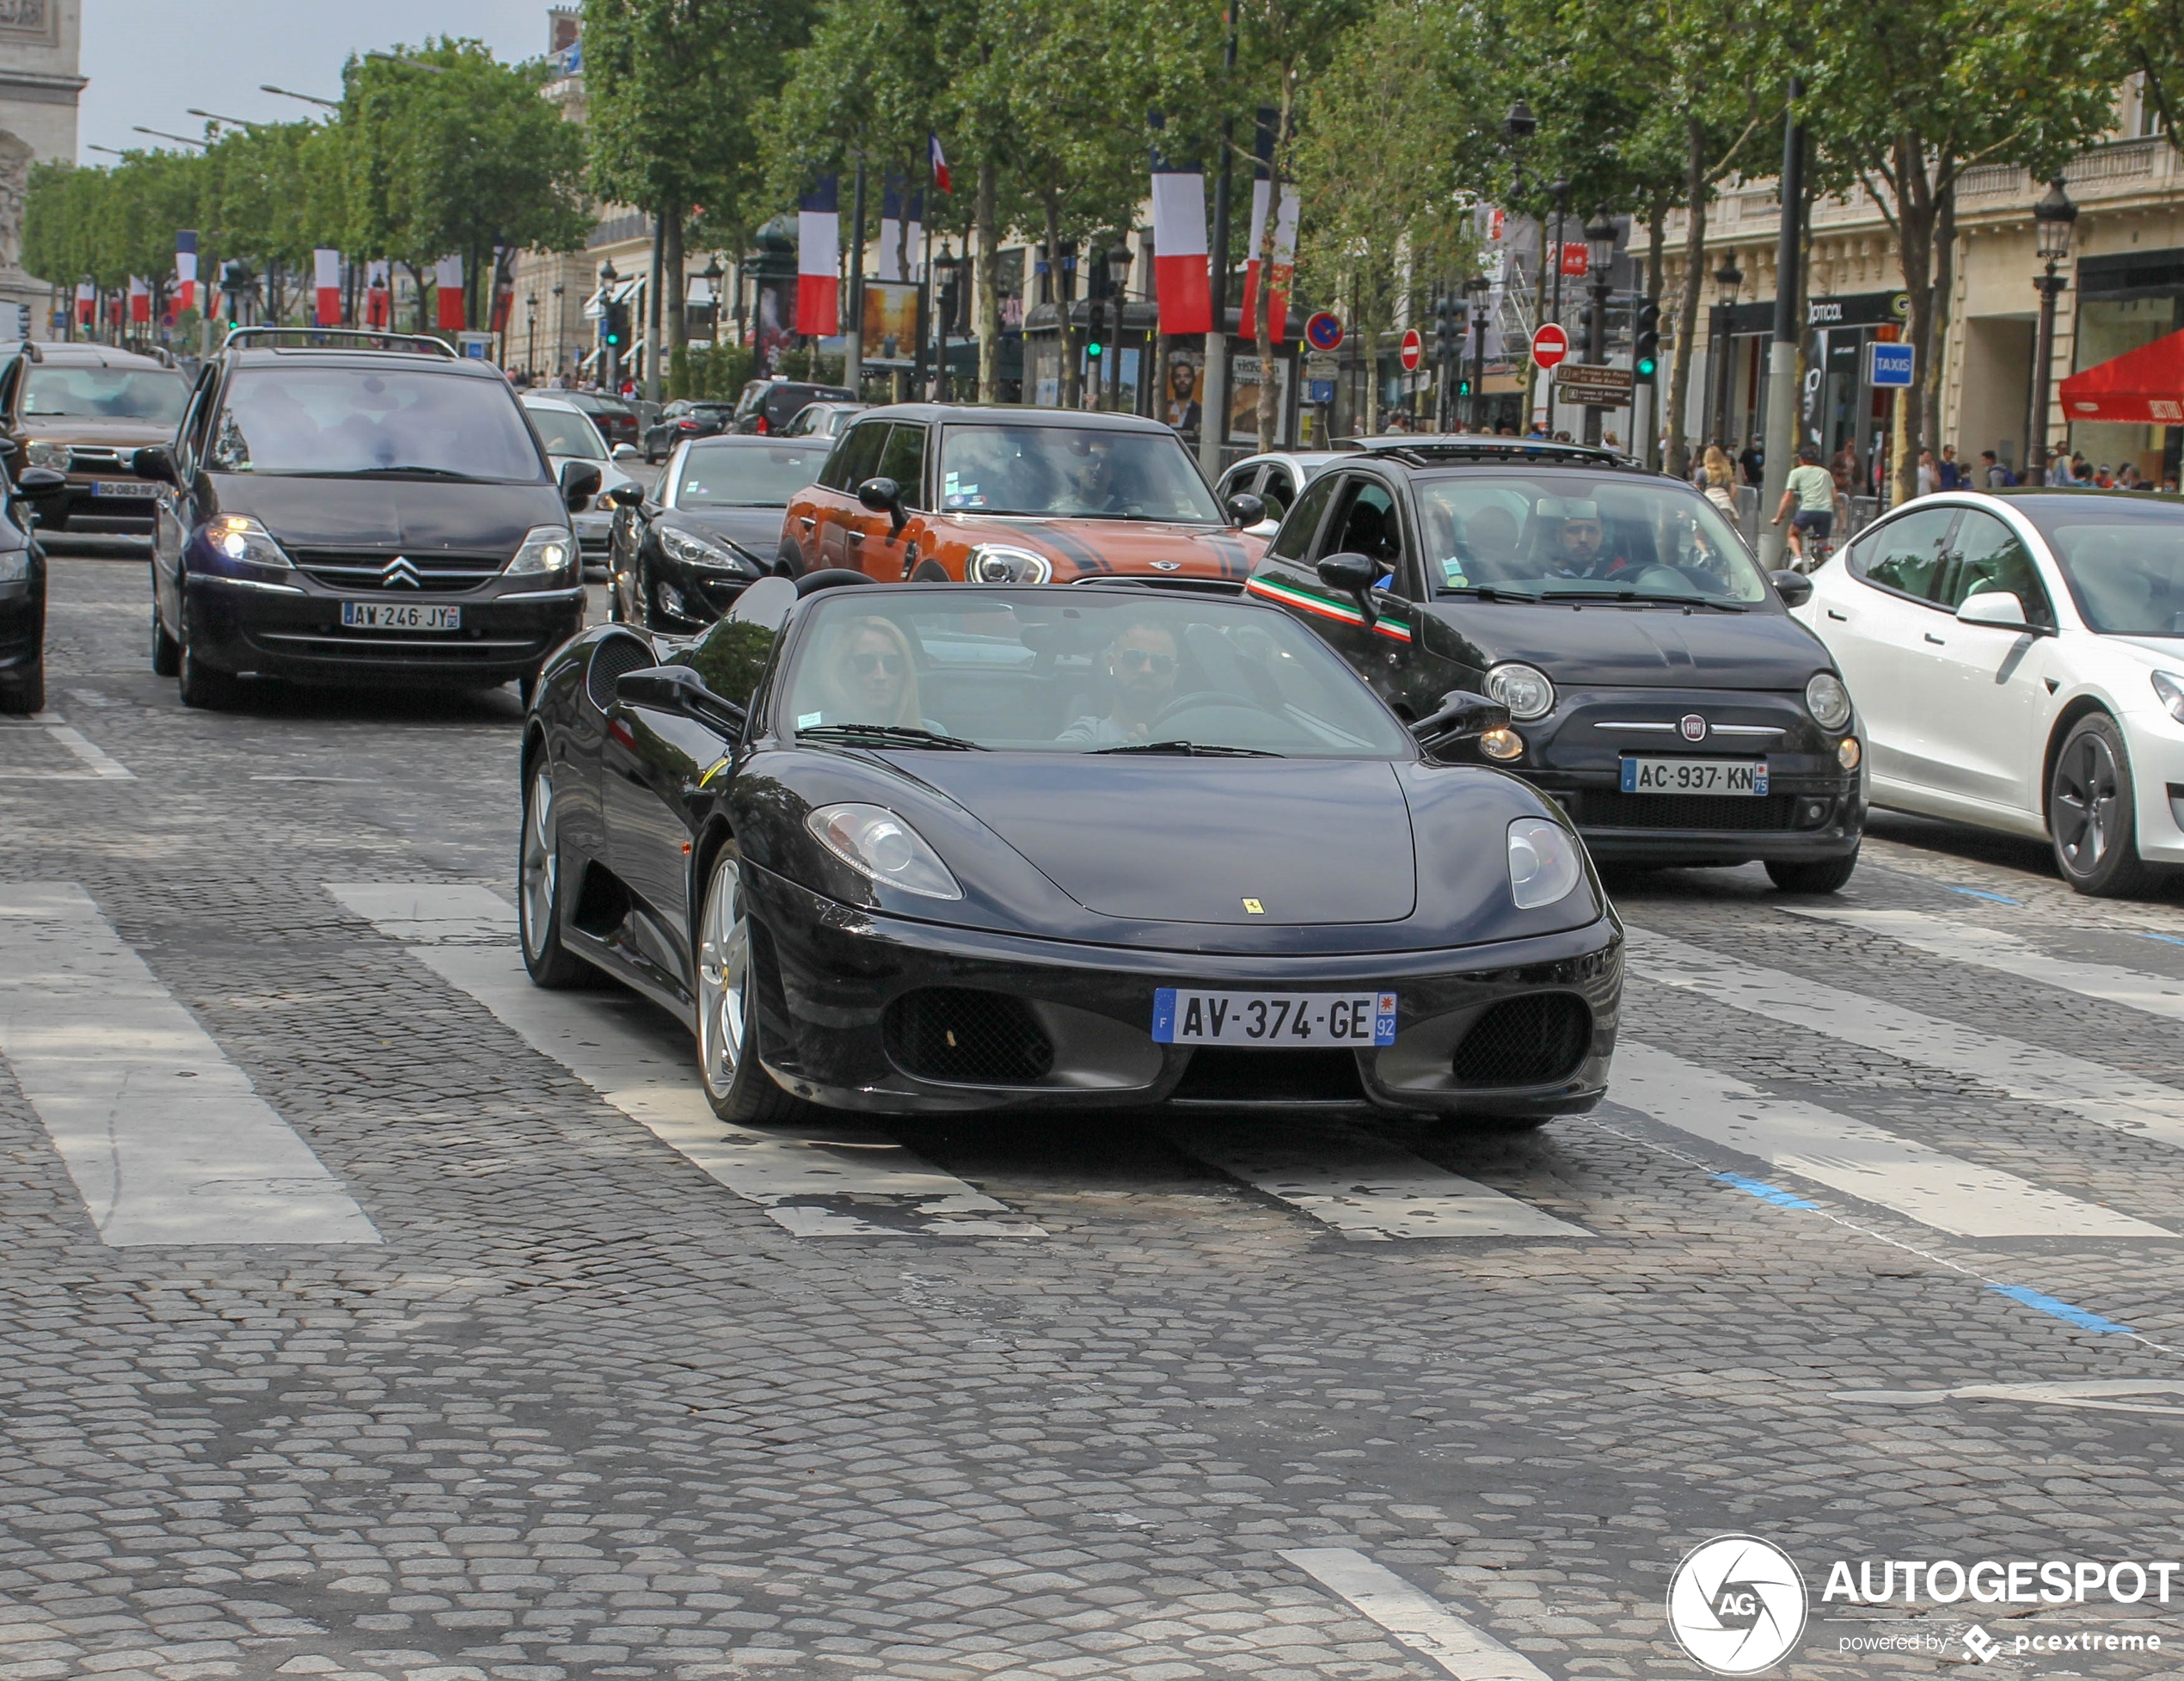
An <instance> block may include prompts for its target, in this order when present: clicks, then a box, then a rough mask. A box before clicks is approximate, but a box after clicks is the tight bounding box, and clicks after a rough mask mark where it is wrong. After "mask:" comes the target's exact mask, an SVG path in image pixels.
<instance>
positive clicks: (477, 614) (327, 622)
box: [183, 572, 584, 687]
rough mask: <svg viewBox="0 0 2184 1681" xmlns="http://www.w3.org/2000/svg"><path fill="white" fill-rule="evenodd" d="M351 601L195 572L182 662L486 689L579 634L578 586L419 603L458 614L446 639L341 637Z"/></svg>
mask: <svg viewBox="0 0 2184 1681" xmlns="http://www.w3.org/2000/svg"><path fill="white" fill-rule="evenodd" d="M357 598H358V597H357V596H355V595H351V596H348V597H344V596H342V595H340V593H338V592H332V591H326V590H322V589H320V588H318V587H316V586H314V587H311V588H310V589H297V588H293V587H291V588H280V587H277V586H266V585H263V584H256V583H252V582H248V581H245V580H236V579H230V578H224V577H220V576H218V575H216V574H206V573H195V572H193V573H191V574H188V575H187V584H186V587H185V599H184V603H183V610H184V613H185V615H186V617H187V632H188V641H189V646H190V652H191V653H192V654H193V655H194V656H195V657H196V658H197V659H199V660H202V661H203V662H204V663H205V664H206V666H209V667H211V668H212V670H214V671H218V672H229V673H231V674H234V675H237V676H246V677H275V678H291V679H296V680H299V681H304V682H310V681H314V680H316V681H319V682H326V683H369V682H377V681H383V680H387V679H394V678H398V679H401V680H402V681H404V682H424V683H431V684H453V685H463V686H469V685H477V686H480V687H488V686H491V685H494V684H502V683H507V682H510V681H512V679H515V678H525V677H530V676H531V675H532V674H533V673H535V672H537V670H538V668H539V667H540V666H543V664H545V662H546V656H547V655H548V654H549V653H552V652H553V651H554V649H555V648H556V647H560V646H561V644H562V643H563V642H565V641H567V640H568V639H569V638H570V637H572V636H574V635H576V633H577V632H578V631H580V630H581V629H583V628H584V590H583V586H581V585H577V586H574V587H566V588H561V589H555V590H552V591H549V592H541V593H537V594H530V595H500V596H486V597H482V598H474V597H471V596H469V595H458V596H453V597H450V596H443V595H432V596H427V597H424V598H421V599H422V600H424V601H426V602H429V603H431V604H434V605H439V604H445V605H449V606H457V607H460V608H461V609H462V610H463V626H462V629H460V630H457V631H452V632H450V631H397V630H352V629H344V628H343V626H342V623H341V603H342V601H343V600H344V599H351V600H353V599H357Z"/></svg>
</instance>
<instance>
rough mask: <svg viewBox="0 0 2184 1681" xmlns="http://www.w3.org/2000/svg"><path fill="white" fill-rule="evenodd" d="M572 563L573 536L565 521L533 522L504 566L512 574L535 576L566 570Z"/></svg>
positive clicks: (527, 576)
mask: <svg viewBox="0 0 2184 1681" xmlns="http://www.w3.org/2000/svg"><path fill="white" fill-rule="evenodd" d="M575 564H576V539H575V538H574V537H571V536H570V535H569V529H568V527H567V526H566V525H534V526H532V527H531V529H530V530H529V531H525V533H524V540H523V544H522V546H521V547H520V548H518V549H517V550H516V553H515V557H514V558H513V559H512V560H511V561H509V562H508V564H507V567H506V572H507V574H508V575H509V576H510V577H512V578H536V577H540V576H551V575H552V574H555V573H557V572H567V571H568V570H569V569H570V568H571V567H574V565H575Z"/></svg>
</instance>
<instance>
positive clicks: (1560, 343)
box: [1532, 321, 1570, 368]
mask: <svg viewBox="0 0 2184 1681" xmlns="http://www.w3.org/2000/svg"><path fill="white" fill-rule="evenodd" d="M1569 353H1570V335H1569V334H1567V333H1565V332H1564V331H1563V330H1562V329H1561V328H1559V327H1557V326H1556V325H1555V323H1554V322H1551V321H1550V322H1543V323H1542V324H1541V327H1540V329H1539V331H1538V332H1537V333H1535V334H1532V360H1533V361H1535V362H1537V364H1538V365H1540V366H1541V367H1543V368H1551V367H1553V366H1554V365H1555V364H1556V363H1557V362H1559V361H1561V360H1562V359H1563V358H1564V357H1566V356H1567V355H1568V354H1569Z"/></svg>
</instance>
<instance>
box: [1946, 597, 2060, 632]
mask: <svg viewBox="0 0 2184 1681" xmlns="http://www.w3.org/2000/svg"><path fill="white" fill-rule="evenodd" d="M1956 617H1957V623H1960V624H1984V625H1985V626H1986V627H1987V628H1988V629H1991V630H2015V631H2020V632H2024V631H2029V632H2030V633H2031V634H2032V635H2035V636H2041V635H2046V634H2047V627H2046V625H2044V624H2033V623H2028V621H2027V620H2026V617H2025V604H2024V603H2023V602H2021V601H2020V600H2019V599H2018V598H2017V595H2016V592H2015V591H2013V590H1978V591H1975V592H1972V594H1970V595H1967V596H1966V597H1965V598H1964V601H1963V604H1961V605H1960V606H1959V607H1958V608H1957V610H1956Z"/></svg>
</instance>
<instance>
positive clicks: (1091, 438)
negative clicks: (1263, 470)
mask: <svg viewBox="0 0 2184 1681" xmlns="http://www.w3.org/2000/svg"><path fill="white" fill-rule="evenodd" d="M939 504H940V512H942V513H956V514H995V515H1000V516H1003V517H1006V518H1020V519H1114V520H1130V519H1136V520H1151V521H1156V522H1159V523H1161V524H1164V525H1225V524H1226V523H1227V522H1226V521H1225V520H1224V518H1223V517H1222V513H1221V509H1220V505H1219V504H1218V502H1216V501H1215V500H1214V497H1213V492H1212V489H1211V488H1208V486H1207V484H1206V482H1205V475H1203V474H1201V473H1200V472H1199V469H1198V463H1196V462H1195V461H1194V460H1193V459H1192V457H1191V453H1190V451H1188V450H1187V449H1186V448H1184V446H1183V440H1182V439H1181V438H1180V437H1178V436H1177V435H1176V434H1175V433H1174V432H1172V431H1170V430H1169V429H1168V428H1167V427H1165V426H1162V427H1158V428H1156V429H1151V430H1144V431H1141V430H1139V429H1138V428H1137V427H1134V426H1047V425H1040V424H1036V423H1032V422H1019V421H1011V420H960V421H952V422H950V423H948V424H947V425H945V426H942V428H941V458H940V494H939Z"/></svg>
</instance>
